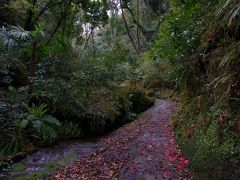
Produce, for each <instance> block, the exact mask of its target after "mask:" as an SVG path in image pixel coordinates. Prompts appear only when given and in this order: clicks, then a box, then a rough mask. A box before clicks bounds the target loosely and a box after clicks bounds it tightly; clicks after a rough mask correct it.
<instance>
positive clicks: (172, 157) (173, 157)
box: [169, 156, 177, 161]
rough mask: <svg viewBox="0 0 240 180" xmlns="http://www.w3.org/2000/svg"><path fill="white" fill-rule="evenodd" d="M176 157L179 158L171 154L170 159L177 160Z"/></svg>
mask: <svg viewBox="0 0 240 180" xmlns="http://www.w3.org/2000/svg"><path fill="white" fill-rule="evenodd" d="M176 159H177V157H176V156H171V157H170V158H169V161H175V160H176Z"/></svg>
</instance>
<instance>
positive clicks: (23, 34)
mask: <svg viewBox="0 0 240 180" xmlns="http://www.w3.org/2000/svg"><path fill="white" fill-rule="evenodd" d="M10 34H11V35H12V36H13V37H15V38H17V39H19V40H22V41H29V40H30V39H31V35H30V33H29V32H28V31H26V30H24V29H23V28H22V27H20V26H11V31H10Z"/></svg>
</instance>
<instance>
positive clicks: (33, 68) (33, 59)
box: [28, 40, 37, 94]
mask: <svg viewBox="0 0 240 180" xmlns="http://www.w3.org/2000/svg"><path fill="white" fill-rule="evenodd" d="M36 51H37V41H36V40H34V41H33V44H32V55H31V59H30V62H29V77H28V78H29V79H28V86H29V87H28V94H32V92H33V86H34V76H35V71H36V64H37V61H36Z"/></svg>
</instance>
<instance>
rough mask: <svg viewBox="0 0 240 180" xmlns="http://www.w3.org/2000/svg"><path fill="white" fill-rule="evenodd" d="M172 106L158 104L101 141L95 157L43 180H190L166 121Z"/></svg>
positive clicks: (93, 154) (73, 164)
mask: <svg viewBox="0 0 240 180" xmlns="http://www.w3.org/2000/svg"><path fill="white" fill-rule="evenodd" d="M173 109H174V104H173V103H171V102H169V101H159V102H157V103H156V105H155V106H154V107H153V108H151V109H149V110H148V111H146V112H145V113H143V115H141V116H140V117H139V118H138V119H137V120H136V121H134V122H132V123H130V124H126V125H125V126H123V127H121V128H120V129H118V130H116V131H115V132H113V133H111V134H109V135H108V136H106V137H103V138H102V139H101V143H102V146H101V148H100V149H98V150H97V151H96V152H95V153H92V154H91V155H89V156H86V157H84V158H82V159H79V160H77V161H75V162H73V163H71V164H69V165H67V166H65V167H62V168H60V169H58V170H57V171H56V172H54V173H53V174H51V175H49V176H48V177H47V179H91V180H92V179H96V180H114V179H119V180H144V179H146V180H152V179H157V180H161V179H192V176H191V173H190V171H189V169H188V165H189V161H188V160H186V159H185V158H184V157H183V155H182V153H181V151H180V150H179V147H178V146H177V144H176V140H175V138H174V133H173V130H172V128H171V126H170V123H169V120H170V117H171V114H172V113H173Z"/></svg>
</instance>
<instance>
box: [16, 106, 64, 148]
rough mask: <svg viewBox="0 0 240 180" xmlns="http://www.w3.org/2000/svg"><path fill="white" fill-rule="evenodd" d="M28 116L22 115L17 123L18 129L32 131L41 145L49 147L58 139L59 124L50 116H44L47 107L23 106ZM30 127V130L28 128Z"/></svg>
mask: <svg viewBox="0 0 240 180" xmlns="http://www.w3.org/2000/svg"><path fill="white" fill-rule="evenodd" d="M23 106H24V107H25V108H26V109H27V110H28V114H26V115H24V116H23V117H22V118H21V119H20V122H19V127H20V128H21V129H25V130H26V131H29V130H30V131H32V132H33V133H34V134H35V133H36V134H35V137H37V139H38V142H39V143H40V144H41V145H51V144H53V143H55V142H56V140H57V139H58V138H59V128H60V126H61V124H60V122H59V121H58V120H57V119H56V118H54V117H52V116H50V115H46V112H47V110H48V109H47V105H45V104H41V105H39V106H36V105H34V104H33V105H32V106H28V105H26V104H24V105H23ZM27 127H28V129H26V128H27ZM30 127H31V128H30Z"/></svg>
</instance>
